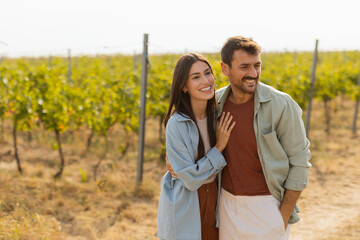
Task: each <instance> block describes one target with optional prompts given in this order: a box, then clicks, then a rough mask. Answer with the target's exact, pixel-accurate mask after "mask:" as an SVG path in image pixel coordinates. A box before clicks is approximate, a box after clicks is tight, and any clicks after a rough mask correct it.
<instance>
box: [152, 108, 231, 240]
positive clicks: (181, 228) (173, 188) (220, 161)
mask: <svg viewBox="0 0 360 240" xmlns="http://www.w3.org/2000/svg"><path fill="white" fill-rule="evenodd" d="M165 136H166V154H167V156H168V159H169V162H170V164H171V167H172V168H173V170H174V172H175V173H176V174H177V176H178V178H173V177H172V176H171V174H170V173H169V172H166V173H165V175H164V176H163V178H162V180H161V193H160V199H159V207H158V224H157V236H158V237H159V238H160V239H167V240H170V239H177V240H201V222H200V208H199V199H198V193H197V189H198V188H200V187H201V185H202V184H203V183H204V182H205V181H206V180H207V179H208V178H209V177H210V176H212V175H213V174H218V173H219V175H220V174H221V169H223V168H224V167H225V166H226V162H225V159H224V157H223V155H222V154H221V152H219V150H218V149H217V148H215V147H213V148H211V149H210V150H209V151H208V152H207V153H206V154H205V156H204V157H202V158H201V159H199V160H198V161H196V162H195V154H196V151H197V147H198V142H199V133H198V130H197V127H196V125H195V123H194V122H193V121H192V120H191V119H190V118H188V117H186V116H183V115H180V114H178V113H176V112H175V113H174V114H173V115H172V116H171V117H170V119H169V121H168V123H167V126H166V129H165ZM219 175H218V181H220V180H221V176H219ZM219 191H220V188H219ZM218 196H219V194H218ZM214 217H215V216H214ZM217 219H218V218H217Z"/></svg>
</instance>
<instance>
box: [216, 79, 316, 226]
mask: <svg viewBox="0 0 360 240" xmlns="http://www.w3.org/2000/svg"><path fill="white" fill-rule="evenodd" d="M230 90H231V87H230V85H228V86H227V87H224V88H221V89H219V90H218V91H216V96H217V103H218V116H220V114H221V113H222V109H223V106H224V104H225V101H226V99H227V97H228V95H229V92H230ZM254 100H255V103H254V107H255V111H254V115H255V116H254V130H255V137H256V143H257V150H258V154H259V159H260V163H261V166H262V169H263V172H264V176H265V180H266V183H267V186H268V188H269V191H270V193H271V195H273V196H274V197H275V198H276V199H277V200H279V201H281V200H282V199H283V197H284V193H285V189H290V190H294V191H302V190H304V189H305V188H306V186H307V184H308V175H309V168H310V167H311V164H310V163H309V160H310V158H311V154H310V150H309V146H310V142H309V140H308V139H307V138H306V132H305V128H304V123H303V120H302V118H301V115H302V110H301V108H300V107H299V105H298V104H297V103H296V102H295V101H294V100H293V99H292V98H291V97H290V96H289V95H288V94H286V93H283V92H280V91H278V90H276V89H274V88H273V87H271V86H268V85H266V84H263V83H261V82H258V85H257V87H256V91H255V95H254ZM239 157H240V158H241V156H239ZM299 211H300V210H299V208H298V206H297V205H296V206H295V208H294V210H293V212H292V214H291V216H290V219H289V223H290V224H292V223H295V222H297V221H299V220H300V218H299V216H298V215H297V213H298V212H299Z"/></svg>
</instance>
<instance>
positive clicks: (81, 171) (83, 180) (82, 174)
mask: <svg viewBox="0 0 360 240" xmlns="http://www.w3.org/2000/svg"><path fill="white" fill-rule="evenodd" d="M79 171H80V175H81V182H83V183H85V182H87V181H88V179H87V174H86V172H85V171H84V170H83V169H82V168H80V169H79Z"/></svg>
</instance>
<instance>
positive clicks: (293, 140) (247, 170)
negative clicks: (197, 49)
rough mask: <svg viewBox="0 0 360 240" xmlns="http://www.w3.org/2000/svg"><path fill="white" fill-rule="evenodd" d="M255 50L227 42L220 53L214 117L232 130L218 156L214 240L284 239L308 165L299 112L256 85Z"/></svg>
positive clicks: (244, 42) (248, 43)
mask: <svg viewBox="0 0 360 240" xmlns="http://www.w3.org/2000/svg"><path fill="white" fill-rule="evenodd" d="M260 52H261V48H260V46H259V45H258V44H257V43H256V42H255V41H253V40H252V39H249V38H245V37H241V36H239V37H232V38H229V39H228V40H227V42H226V43H225V44H224V46H223V48H222V50H221V60H222V62H221V69H222V72H223V73H224V74H225V75H226V76H227V77H228V79H229V82H230V84H229V85H228V86H227V87H224V88H221V89H219V90H218V91H217V92H216V96H217V102H218V116H220V114H221V113H222V112H223V111H225V112H230V113H231V115H232V116H233V117H234V119H233V120H234V121H235V122H236V126H235V128H234V129H233V131H232V133H231V136H230V139H229V143H228V145H227V147H226V149H225V150H224V152H223V154H224V156H225V159H226V162H227V166H226V167H225V168H224V170H223V174H222V190H221V196H220V204H219V213H220V227H219V230H220V239H221V240H231V239H236V240H238V239H246V240H252V239H254V240H255V239H266V240H267V239H269V240H272V239H274V240H277V239H288V237H289V226H288V224H292V223H295V222H297V221H299V217H298V215H297V212H299V208H298V207H297V206H296V202H297V200H298V198H299V196H300V194H301V191H303V190H304V189H305V187H306V185H307V179H308V173H309V167H311V164H310V163H309V160H310V151H309V145H310V143H309V141H308V139H307V138H306V133H305V129H304V125H303V121H302V118H301V114H302V111H301V109H300V107H299V106H298V104H297V103H296V102H295V101H293V100H292V99H291V97H290V96H289V95H288V94H286V93H283V92H280V91H277V90H275V89H274V88H272V87H270V86H268V85H265V84H263V83H261V82H260V81H259V79H260V74H261V60H260Z"/></svg>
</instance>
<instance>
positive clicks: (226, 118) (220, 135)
mask: <svg viewBox="0 0 360 240" xmlns="http://www.w3.org/2000/svg"><path fill="white" fill-rule="evenodd" d="M232 119H233V117H232V116H231V115H230V113H229V112H228V113H226V114H225V112H223V113H222V114H221V117H220V120H218V121H217V124H216V144H215V147H216V148H217V149H218V150H219V151H220V152H222V151H223V150H224V149H225V147H226V145H227V144H228V141H229V138H230V133H231V131H232V130H233V128H234V127H235V122H233V123H231V120H232Z"/></svg>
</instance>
